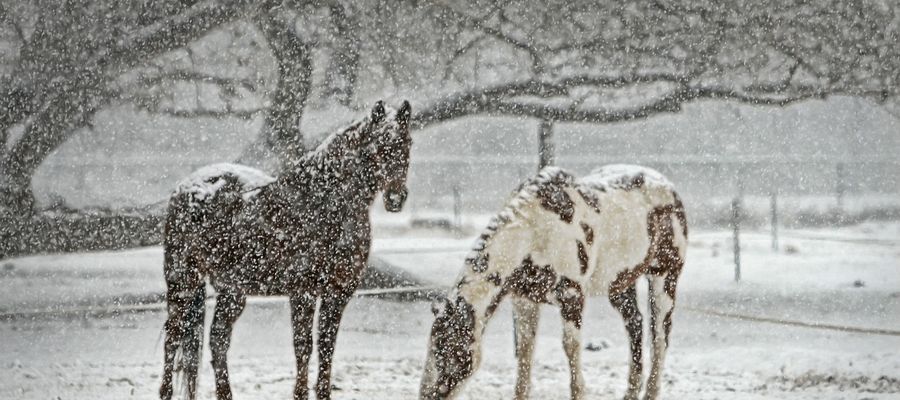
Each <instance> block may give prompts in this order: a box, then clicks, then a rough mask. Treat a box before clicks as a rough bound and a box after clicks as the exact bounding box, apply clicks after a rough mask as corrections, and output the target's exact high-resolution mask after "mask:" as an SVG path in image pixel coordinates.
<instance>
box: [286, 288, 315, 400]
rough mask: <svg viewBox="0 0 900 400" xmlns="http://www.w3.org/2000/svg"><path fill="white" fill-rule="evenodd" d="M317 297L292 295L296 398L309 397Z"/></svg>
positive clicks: (303, 294)
mask: <svg viewBox="0 0 900 400" xmlns="http://www.w3.org/2000/svg"><path fill="white" fill-rule="evenodd" d="M315 313H316V298H315V297H314V296H313V295H311V294H307V293H301V294H294V295H292V296H291V323H292V325H293V327H294V340H293V342H294V357H295V358H296V362H297V378H296V383H295V384H294V400H306V399H308V398H309V386H308V384H307V381H308V380H309V356H310V354H312V347H313V338H312V326H313V316H314V315H315Z"/></svg>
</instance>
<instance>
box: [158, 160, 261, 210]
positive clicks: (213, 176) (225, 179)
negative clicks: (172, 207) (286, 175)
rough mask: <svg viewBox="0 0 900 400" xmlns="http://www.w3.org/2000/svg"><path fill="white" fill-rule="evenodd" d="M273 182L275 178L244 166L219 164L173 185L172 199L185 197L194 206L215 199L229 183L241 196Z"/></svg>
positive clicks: (207, 167) (192, 174)
mask: <svg viewBox="0 0 900 400" xmlns="http://www.w3.org/2000/svg"><path fill="white" fill-rule="evenodd" d="M274 181H275V178H274V177H272V176H270V175H268V174H266V173H265V172H263V171H260V170H258V169H256V168H251V167H248V166H246V165H240V164H231V163H219V164H212V165H207V166H205V167H202V168H200V169H198V170H196V171H194V172H192V173H191V174H190V175H188V176H187V177H185V178H184V179H182V180H181V181H179V182H178V184H176V185H175V191H174V192H173V193H172V197H176V196H186V197H187V198H188V199H190V201H192V202H193V203H195V204H196V205H200V204H202V203H204V202H207V201H209V200H211V199H213V198H215V197H216V195H217V194H218V193H219V191H220V190H221V189H222V188H223V187H226V186H227V185H228V184H229V183H231V184H233V185H236V186H237V189H238V190H240V192H241V193H242V194H252V192H253V191H255V190H257V189H259V188H261V187H263V186H266V185H268V184H270V183H272V182H274Z"/></svg>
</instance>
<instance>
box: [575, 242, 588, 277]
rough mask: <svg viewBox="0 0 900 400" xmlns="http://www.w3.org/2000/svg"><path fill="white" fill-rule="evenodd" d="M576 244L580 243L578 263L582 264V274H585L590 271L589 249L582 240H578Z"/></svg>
mask: <svg viewBox="0 0 900 400" xmlns="http://www.w3.org/2000/svg"><path fill="white" fill-rule="evenodd" d="M575 244H576V245H578V263H579V264H580V265H581V274H582V275H584V274H586V273H587V271H588V255H587V250H585V249H584V244H582V243H581V241H580V240H576V241H575Z"/></svg>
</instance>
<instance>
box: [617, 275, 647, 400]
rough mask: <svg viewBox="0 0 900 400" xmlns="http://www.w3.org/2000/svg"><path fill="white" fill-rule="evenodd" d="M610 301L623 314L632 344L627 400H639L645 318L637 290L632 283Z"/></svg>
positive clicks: (642, 367)
mask: <svg viewBox="0 0 900 400" xmlns="http://www.w3.org/2000/svg"><path fill="white" fill-rule="evenodd" d="M609 301H610V302H611V303H612V305H613V306H614V307H615V308H616V309H617V310H618V311H619V313H620V314H622V319H624V320H625V330H626V331H628V338H629V339H630V342H631V367H630V368H629V371H628V391H626V392H625V400H637V398H638V394H639V393H640V391H641V380H642V376H643V369H644V365H643V354H642V348H641V346H642V340H643V317H642V316H641V310H640V309H639V308H638V305H637V289H636V287H635V285H634V284H633V283H632V284H631V286H630V287H628V289H625V291H624V292H622V293H619V294H616V295H610V297H609Z"/></svg>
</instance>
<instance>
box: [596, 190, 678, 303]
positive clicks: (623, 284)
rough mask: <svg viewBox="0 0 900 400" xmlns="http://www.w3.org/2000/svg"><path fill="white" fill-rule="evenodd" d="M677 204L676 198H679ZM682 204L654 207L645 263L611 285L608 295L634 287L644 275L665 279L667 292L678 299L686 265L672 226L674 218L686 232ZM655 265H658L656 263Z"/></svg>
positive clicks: (621, 274)
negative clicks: (681, 276)
mask: <svg viewBox="0 0 900 400" xmlns="http://www.w3.org/2000/svg"><path fill="white" fill-rule="evenodd" d="M676 200H677V197H676ZM679 205H680V202H676V203H674V204H667V205H664V206H657V207H654V208H653V209H652V210H650V212H649V213H648V214H647V235H648V236H649V237H650V246H648V247H647V255H646V256H644V260H643V261H642V262H641V263H640V264H638V265H636V266H634V267H633V268H631V269H628V270H625V271H622V272H620V273H619V274H618V275H617V276H616V279H615V280H613V282H612V283H611V284H610V285H609V292H610V293H611V294H617V293H620V292H621V291H623V290H625V288H627V287H628V286H631V285H632V284H633V283H634V281H635V280H637V278H638V277H640V276H641V275H644V274H647V273H649V274H652V275H659V276H662V275H666V283H665V290H666V294H668V295H669V297H671V298H672V299H673V300H674V299H675V283H676V280H677V279H678V274H679V273H680V270H681V267H682V265H683V261H682V260H681V256H680V255H679V254H678V248H677V247H675V241H674V240H675V232H674V227H673V226H672V225H673V224H672V217H673V216H674V217H675V218H678V220H679V222H681V221H682V220H684V221H685V222H684V223H682V227H683V228H682V231H683V232H684V233H685V234H686V232H687V220H686V218H685V216H684V208H683V206H682V207H679ZM653 261H656V263H653Z"/></svg>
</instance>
